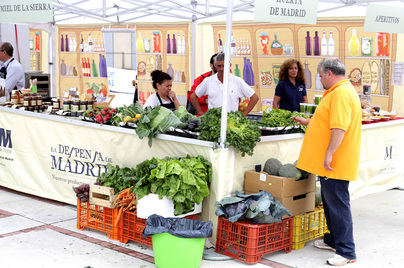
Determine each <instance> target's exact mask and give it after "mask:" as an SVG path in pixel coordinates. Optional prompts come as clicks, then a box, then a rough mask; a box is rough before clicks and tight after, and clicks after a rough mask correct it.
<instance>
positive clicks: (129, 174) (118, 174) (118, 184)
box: [97, 164, 136, 193]
mask: <svg viewBox="0 0 404 268" xmlns="http://www.w3.org/2000/svg"><path fill="white" fill-rule="evenodd" d="M97 182H99V183H101V185H102V186H105V187H111V188H113V189H114V192H115V193H118V192H120V191H122V190H124V189H126V188H129V187H131V186H132V185H134V184H135V182H136V181H135V169H133V168H127V167H125V168H120V167H119V166H113V165H111V164H107V172H105V173H102V174H101V176H100V177H98V178H97Z"/></svg>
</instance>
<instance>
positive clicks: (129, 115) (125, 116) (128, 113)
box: [111, 102, 144, 126]
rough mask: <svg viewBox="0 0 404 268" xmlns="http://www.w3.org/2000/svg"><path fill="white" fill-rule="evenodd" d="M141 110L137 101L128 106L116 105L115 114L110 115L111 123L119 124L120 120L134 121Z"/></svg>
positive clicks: (139, 115)
mask: <svg viewBox="0 0 404 268" xmlns="http://www.w3.org/2000/svg"><path fill="white" fill-rule="evenodd" d="M143 112H144V110H143V107H142V105H140V104H139V103H138V102H136V103H135V104H131V105H129V106H126V105H124V106H121V107H117V108H116V112H115V114H114V115H113V116H112V117H111V123H112V125H114V126H119V123H121V122H125V123H126V122H136V121H137V120H138V119H139V118H140V117H141V114H142V113H143Z"/></svg>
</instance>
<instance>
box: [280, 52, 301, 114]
mask: <svg viewBox="0 0 404 268" xmlns="http://www.w3.org/2000/svg"><path fill="white" fill-rule="evenodd" d="M305 84H306V83H305V80H304V73H303V66H302V64H301V63H300V61H298V60H295V59H288V60H286V61H285V62H284V63H283V64H282V66H281V70H280V72H279V83H278V85H277V86H276V89H275V96H274V102H273V108H274V109H278V108H279V109H284V110H289V111H291V112H293V111H298V112H299V111H300V103H302V102H305V103H307V94H306V86H305Z"/></svg>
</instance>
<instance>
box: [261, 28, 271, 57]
mask: <svg viewBox="0 0 404 268" xmlns="http://www.w3.org/2000/svg"><path fill="white" fill-rule="evenodd" d="M260 43H261V47H262V54H264V55H268V54H269V49H268V46H269V36H268V34H267V32H261V34H260Z"/></svg>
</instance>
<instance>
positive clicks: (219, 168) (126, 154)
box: [0, 107, 404, 237]
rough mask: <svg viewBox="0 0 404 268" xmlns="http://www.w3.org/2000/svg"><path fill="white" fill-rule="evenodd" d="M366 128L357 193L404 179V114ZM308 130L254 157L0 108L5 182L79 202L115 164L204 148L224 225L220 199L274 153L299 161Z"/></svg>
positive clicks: (208, 211)
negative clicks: (80, 188)
mask: <svg viewBox="0 0 404 268" xmlns="http://www.w3.org/2000/svg"><path fill="white" fill-rule="evenodd" d="M362 129H363V132H362V146H361V158H360V167H359V178H358V180H357V181H356V182H353V183H351V185H350V191H351V196H352V198H357V197H359V196H363V195H366V194H370V193H374V192H378V191H384V190H387V189H390V188H393V187H397V186H402V185H403V184H404V165H402V163H404V141H403V139H402V137H404V120H394V121H387V122H381V123H375V124H369V125H364V126H363V127H362ZM303 136H304V135H303V134H285V135H276V136H265V137H262V139H261V142H260V143H258V144H257V146H256V147H255V150H254V155H253V156H246V157H241V155H240V154H239V153H235V152H234V149H233V148H227V149H220V150H219V149H213V145H214V144H213V143H212V142H206V141H200V140H196V139H190V138H182V137H176V136H171V135H158V136H157V138H155V139H153V146H152V147H151V148H150V147H149V146H148V144H147V139H144V140H140V139H139V138H138V137H137V135H136V133H135V131H134V130H133V129H127V128H121V127H114V126H107V125H102V126H101V125H98V124H94V123H88V122H83V121H79V120H75V119H69V118H65V117H59V116H54V115H46V114H38V113H32V112H26V111H20V110H15V109H10V108H5V107H0V174H1V176H0V185H2V186H5V187H8V188H11V189H15V190H18V191H21V192H25V193H29V194H33V195H38V196H41V197H45V198H50V199H54V200H58V201H61V202H65V203H69V204H73V205H74V204H76V197H75V194H74V192H73V190H72V186H77V185H80V184H82V183H90V184H91V183H93V182H95V180H96V178H97V177H98V176H99V175H100V174H101V173H102V172H104V171H105V169H106V165H107V164H108V163H111V164H113V165H119V166H122V167H135V166H136V165H137V164H138V163H140V162H142V161H144V160H146V159H150V158H152V157H159V158H163V157H165V156H171V157H183V156H186V155H187V154H189V155H191V156H197V155H201V156H203V157H204V158H205V159H207V160H208V161H210V162H211V163H212V183H211V186H210V191H211V194H210V196H209V197H208V198H206V199H205V200H204V203H203V212H202V219H203V220H211V221H212V222H213V225H214V226H216V223H217V217H216V216H215V202H216V201H218V200H221V199H222V198H223V197H224V196H226V195H229V194H231V193H233V192H234V191H235V190H242V189H243V181H244V172H245V171H246V170H250V169H254V166H255V165H257V164H261V165H264V163H265V161H266V160H267V159H268V158H271V157H275V158H278V159H279V160H280V161H282V163H293V162H294V161H296V160H297V158H298V156H299V152H300V147H301V143H302V141H303ZM215 229H216V228H215ZM213 237H215V234H214V235H213Z"/></svg>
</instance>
